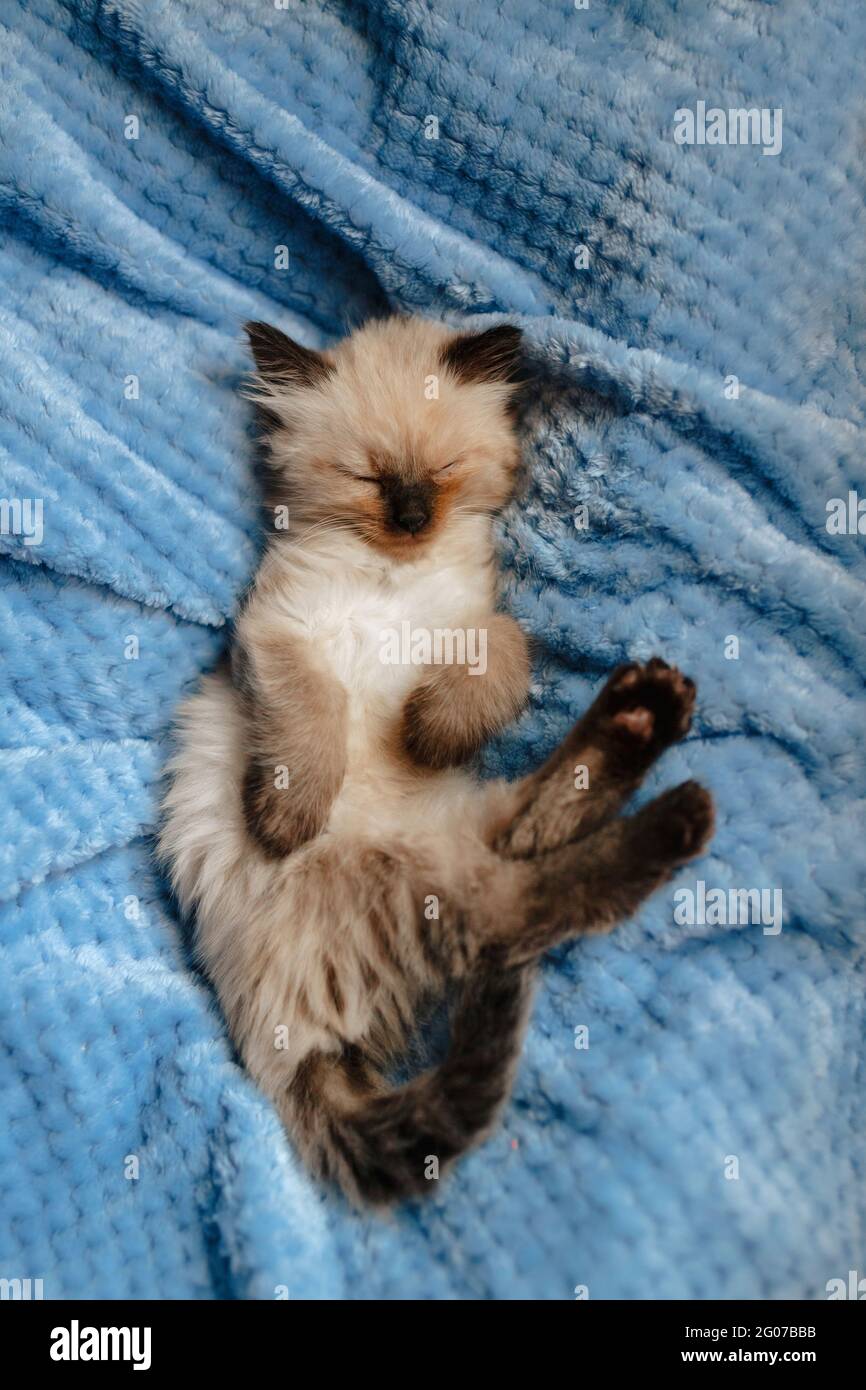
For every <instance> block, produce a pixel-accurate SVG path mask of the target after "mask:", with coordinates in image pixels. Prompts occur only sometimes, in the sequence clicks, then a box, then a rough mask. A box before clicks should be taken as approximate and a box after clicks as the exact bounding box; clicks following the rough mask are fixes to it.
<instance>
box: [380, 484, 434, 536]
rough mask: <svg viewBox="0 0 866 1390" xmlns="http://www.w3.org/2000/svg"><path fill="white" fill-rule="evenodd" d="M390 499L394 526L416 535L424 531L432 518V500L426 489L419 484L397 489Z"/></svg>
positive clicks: (391, 517)
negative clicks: (430, 500)
mask: <svg viewBox="0 0 866 1390" xmlns="http://www.w3.org/2000/svg"><path fill="white" fill-rule="evenodd" d="M389 501H390V504H391V505H390V508H389V511H390V519H391V523H392V525H393V526H396V527H397V528H398V530H400V531H406V532H408V534H409V535H410V536H415V535H417V534H418V532H419V531H423V529H424V527H425V526H426V525H427V522H428V521H429V520H430V502H429V499H428V497H427V492H426V489H425V488H423V487H419V486H409V487H401V488H398V489H395V490H394V491H393V492H392V494H391V497H390V499H389Z"/></svg>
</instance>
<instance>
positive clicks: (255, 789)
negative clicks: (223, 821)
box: [243, 762, 324, 859]
mask: <svg viewBox="0 0 866 1390" xmlns="http://www.w3.org/2000/svg"><path fill="white" fill-rule="evenodd" d="M281 771H282V769H279V768H276V767H265V766H261V765H259V764H257V763H252V762H251V763H250V765H249V767H248V768H247V772H246V776H245V778H244V786H243V808H244V819H245V820H246V823H247V830H248V831H249V833H250V835H251V836H252V838H253V839H254V840H255V841H256V843H257V844H258V845H259V847H260V848H261V849H263V850H264V851H265V853H266V854H268V855H270V856H271V858H273V859H283V858H285V856H286V855H288V854H293V853H294V851H295V850H296V849H300V847H301V845H304V844H306V843H307V841H308V840H313V839H315V837H316V836H317V835H318V834H319V832H320V831H321V830H322V828H323V824H324V820H323V817H322V815H321V813H320V811H319V809H318V808H317V807H316V805H315V804H313V803H311V802H310V801H305V799H304V798H303V797H299V796H298V795H297V792H296V791H295V789H294V788H293V787H291V786H290V785H287V786H281V785H277V781H278V779H279V775H280V772H281Z"/></svg>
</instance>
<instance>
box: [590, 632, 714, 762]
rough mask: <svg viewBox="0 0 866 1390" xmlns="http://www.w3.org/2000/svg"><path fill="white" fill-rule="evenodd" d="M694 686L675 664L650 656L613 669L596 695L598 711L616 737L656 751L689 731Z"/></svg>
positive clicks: (694, 691)
mask: <svg viewBox="0 0 866 1390" xmlns="http://www.w3.org/2000/svg"><path fill="white" fill-rule="evenodd" d="M695 693H696V687H695V683H694V681H693V680H690V679H689V677H688V676H684V675H683V674H682V672H681V671H678V670H677V668H676V666H668V664H667V662H666V661H662V659H661V657H658V656H654V657H653V658H652V660H651V661H649V662H647V664H646V665H645V666H642V665H639V664H638V663H637V662H632V663H630V664H629V665H627V666H620V667H618V668H617V670H616V671H614V673H613V675H612V676H611V678H610V680H609V681H608V683H607V685H606V686H605V688H604V690H603V691H602V694H601V698H600V702H599V703H600V709H599V714H600V716H601V718H602V720H603V722H604V725H605V726H606V728H607V729H608V730H609V731H610V732H611V733H612V734H613V735H614V736H615V737H616V738H618V739H621V740H622V741H624V742H626V743H628V744H631V745H633V746H635V747H644V748H646V749H647V751H650V750H652V752H653V754H654V755H655V754H657V753H658V752H659V751H661V749H663V748H667V747H668V746H669V745H670V744H672V743H675V742H676V741H677V740H678V739H681V738H683V737H684V735H685V734H687V733H688V731H689V726H690V725H691V722H692V711H693V709H694V704H695Z"/></svg>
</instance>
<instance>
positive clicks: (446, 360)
mask: <svg viewBox="0 0 866 1390" xmlns="http://www.w3.org/2000/svg"><path fill="white" fill-rule="evenodd" d="M522 337H523V334H522V333H521V331H520V329H519V328H515V327H514V325H513V324H510V323H502V324H499V326H498V327H496V328H488V329H487V330H486V331H485V332H484V333H461V335H460V336H459V337H458V338H452V339H451V342H450V343H448V344H447V345H446V346H445V348H443V350H442V354H441V361H442V365H443V367H450V368H451V371H452V372H453V373H454V375H455V376H456V377H457V378H458V380H459V381H467V382H468V381H506V382H509V383H512V384H516V383H517V382H519V380H520V376H519V369H520V344H521V339H522Z"/></svg>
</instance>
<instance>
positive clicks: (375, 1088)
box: [161, 319, 712, 1203]
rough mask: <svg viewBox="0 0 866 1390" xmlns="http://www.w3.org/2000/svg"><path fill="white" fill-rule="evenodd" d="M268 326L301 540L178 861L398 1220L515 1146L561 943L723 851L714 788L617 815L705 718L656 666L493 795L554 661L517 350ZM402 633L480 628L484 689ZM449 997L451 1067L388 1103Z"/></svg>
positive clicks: (272, 397)
mask: <svg viewBox="0 0 866 1390" xmlns="http://www.w3.org/2000/svg"><path fill="white" fill-rule="evenodd" d="M249 336H250V341H251V346H252V349H253V352H254V356H255V358H256V364H257V368H258V372H257V376H256V379H255V384H254V387H253V390H252V395H253V396H254V398H255V399H256V401H257V402H258V403H259V406H260V407H261V408H262V410H263V412H264V417H265V418H266V420H267V422H268V426H269V433H268V447H269V504H270V506H272V507H274V508H276V509H277V510H276V511H275V513H274V515H275V516H283V517H284V515H285V513H284V510H283V509H286V508H287V509H288V516H289V528H288V530H276V531H275V532H274V533H273V536H272V539H271V542H270V544H269V546H268V548H267V551H266V554H265V557H264V560H263V563H262V566H261V569H260V572H259V575H258V577H257V580H256V583H255V586H254V588H253V590H252V592H251V594H250V596H249V598H248V600H247V602H246V604H245V606H244V608H243V611H242V613H241V614H240V617H239V619H238V623H237V629H236V638H235V646H234V652H233V672H234V680H233V681H232V680H231V679H230V678H229V676H228V675H227V674H220V675H216V676H212V677H209V678H208V679H207V680H206V681H205V682H204V684H203V687H202V689H201V691H200V693H199V694H197V695H196V696H194V697H193V698H192V699H191V700H190V701H189V702H188V703H187V704H186V706H185V707H184V709H183V711H182V714H181V721H180V731H179V743H180V750H179V752H178V754H177V756H176V757H175V759H174V760H173V763H172V765H171V769H170V773H171V786H170V790H169V792H168V795H167V797H166V801H165V813H166V816H165V825H164V830H163V833H162V838H161V849H162V853H163V855H164V857H165V859H166V860H167V862H168V863H169V864H170V866H171V873H172V878H173V882H174V885H175V888H176V890H177V893H178V895H179V897H180V899H181V902H182V904H183V906H184V907H185V908H186V909H187V910H188V911H191V912H194V913H195V918H196V923H197V936H196V939H197V945H198V950H199V953H200V956H201V959H202V961H203V963H204V965H205V967H206V969H207V971H208V973H209V974H210V976H211V978H212V980H213V981H214V984H215V985H216V988H217V990H218V992H219V996H220V999H221V1002H222V1005H223V1008H224V1010H225V1013H226V1017H227V1019H228V1022H229V1026H230V1028H231V1031H232V1035H233V1037H234V1039H235V1041H236V1043H237V1045H238V1047H239V1049H240V1051H241V1053H242V1055H243V1057H244V1060H245V1062H246V1064H247V1066H248V1068H249V1070H250V1071H251V1073H252V1074H253V1076H254V1077H255V1078H256V1079H257V1081H258V1082H259V1084H260V1085H261V1086H262V1087H263V1088H264V1089H265V1090H266V1091H267V1093H268V1094H269V1095H270V1096H271V1097H272V1098H273V1099H274V1101H275V1103H276V1105H277V1107H278V1109H279V1111H280V1114H281V1116H282V1117H283V1120H284V1122H285V1124H286V1127H287V1129H288V1130H289V1132H290V1134H291V1135H292V1136H293V1138H294V1139H295V1141H296V1142H297V1144H298V1145H299V1147H300V1149H301V1151H302V1153H303V1154H304V1156H305V1158H306V1160H307V1162H308V1163H309V1164H310V1166H311V1167H312V1168H313V1170H314V1171H315V1172H317V1173H318V1174H320V1175H321V1176H322V1177H324V1178H328V1179H333V1180H335V1181H337V1182H338V1183H339V1184H340V1185H341V1186H342V1188H343V1189H344V1190H345V1191H346V1193H347V1194H348V1195H349V1196H350V1197H351V1198H353V1199H354V1200H357V1201H370V1202H374V1203H381V1202H386V1201H390V1200H394V1199H395V1198H399V1197H403V1196H407V1195H411V1194H415V1193H419V1192H423V1191H425V1190H429V1185H430V1184H429V1181H428V1179H429V1178H430V1176H431V1174H432V1173H436V1174H437V1175H438V1171H439V1169H440V1168H441V1167H442V1166H444V1165H446V1164H447V1163H449V1162H450V1161H451V1160H452V1159H453V1158H455V1157H456V1156H457V1155H458V1154H459V1153H460V1152H462V1151H463V1150H464V1149H465V1148H466V1147H468V1145H469V1144H471V1143H473V1142H475V1141H476V1140H477V1139H478V1138H479V1137H481V1136H482V1135H483V1134H484V1133H486V1132H487V1130H488V1129H489V1126H490V1125H491V1123H492V1122H493V1120H494V1118H495V1115H496V1112H497V1110H498V1108H499V1106H500V1105H501V1104H502V1102H503V1101H504V1099H505V1097H506V1096H507V1094H508V1090H509V1087H510V1083H511V1079H512V1075H513V1071H514V1068H515V1065H516V1061H517V1058H518V1056H519V1049H520V1042H521V1038H522V1032H523V1028H524V1026H525V1022H526V1017H527V1011H528V1006H529V1000H530V995H531V985H532V977H533V973H534V966H535V962H536V961H537V959H538V958H539V956H540V955H541V954H543V952H544V951H546V950H547V949H549V948H550V947H551V946H552V945H554V944H556V943H557V942H559V941H562V940H565V939H567V938H569V937H571V936H574V935H577V934H581V933H587V932H593V931H601V930H606V929H609V928H610V927H611V926H612V925H613V924H614V923H615V922H616V921H617V920H619V919H621V918H622V917H623V916H625V915H627V914H628V913H630V912H632V911H633V910H634V909H635V908H636V907H637V906H638V904H639V903H640V902H641V901H642V899H643V898H644V897H645V896H646V895H647V894H648V893H649V892H651V891H652V890H653V889H654V888H655V887H657V886H658V885H659V884H660V883H662V882H663V881H664V880H665V879H666V878H667V877H668V876H669V874H670V873H671V872H672V871H673V869H675V868H676V867H677V866H678V865H680V864H682V863H683V862H684V861H685V860H687V859H688V858H690V857H692V856H693V855H695V854H697V853H699V852H700V851H701V849H702V848H703V846H704V844H705V843H706V840H707V838H708V836H709V834H710V833H711V829H712V806H711V802H710V799H709V796H708V795H707V793H706V792H705V791H703V789H702V788H700V787H697V786H696V785H694V784H692V783H687V784H685V785H683V786H682V787H679V788H676V789H675V790H674V791H673V792H669V793H667V794H666V795H664V796H662V797H660V798H658V799H657V800H656V801H655V802H653V803H651V804H650V805H649V806H648V807H646V808H644V810H642V811H641V812H640V813H639V814H638V815H636V816H633V817H630V818H621V819H618V818H617V815H616V813H617V812H618V810H619V808H620V806H621V804H622V802H623V800H624V799H625V797H626V796H627V795H628V794H629V793H630V792H631V791H632V790H633V789H634V787H635V786H636V785H637V784H638V782H639V781H640V778H641V777H642V775H643V774H644V772H645V771H646V770H647V768H648V767H649V766H650V764H651V762H652V761H653V760H654V758H656V757H657V756H658V755H659V753H660V752H661V751H663V749H664V748H665V747H667V746H668V745H669V744H670V743H672V742H673V741H674V740H675V739H677V738H679V737H681V736H682V735H683V733H684V732H685V731H686V729H687V728H688V724H689V720H690V717H691V710H692V706H693V701H694V685H693V684H692V682H691V681H689V680H688V679H686V678H684V677H682V676H680V674H679V672H677V671H675V670H672V669H671V668H669V667H668V666H667V665H666V664H665V663H664V662H662V661H660V660H658V659H656V660H654V661H652V662H650V663H649V665H647V666H645V667H640V666H637V665H631V666H627V667H623V668H620V669H619V670H618V671H617V672H615V673H614V675H613V676H612V677H611V680H610V681H609V683H608V685H607V687H606V688H605V690H604V691H603V693H602V695H601V696H600V697H599V699H598V700H597V701H596V703H595V705H593V707H592V709H591V710H590V711H589V713H588V714H587V715H586V716H585V718H584V719H583V720H582V721H581V722H580V723H579V724H578V725H577V726H576V728H575V729H574V730H573V732H572V734H571V735H570V736H569V737H568V738H567V739H566V740H565V741H564V743H563V745H562V746H561V748H560V749H559V750H557V752H556V753H554V755H553V756H552V757H551V759H550V760H549V761H548V763H547V764H546V765H545V766H544V767H543V768H541V769H540V770H539V771H538V772H537V773H535V774H534V775H533V776H531V777H528V778H526V779H524V780H523V781H522V782H520V783H518V784H516V785H507V784H505V783H494V784H488V785H482V784H480V783H479V782H478V781H477V779H476V778H475V776H474V775H473V774H472V772H471V771H468V770H466V768H465V767H464V766H463V764H464V763H465V762H466V760H467V759H468V758H469V757H470V756H471V754H472V753H473V752H474V751H476V749H477V748H478V747H479V746H480V744H481V743H482V742H483V741H484V739H485V738H487V737H488V736H489V735H490V734H491V733H493V732H495V731H496V730H497V729H500V728H502V727H503V726H504V725H505V724H507V723H508V721H509V720H510V719H512V718H513V717H514V715H515V714H516V713H517V712H518V711H519V709H520V708H521V706H522V704H523V702H524V700H525V697H526V689H527V684H528V674H529V666H528V658H527V652H526V644H525V641H524V639H523V637H522V634H521V633H520V631H519V629H518V628H517V626H516V625H515V624H514V623H513V621H512V620H511V619H510V618H508V617H506V616H504V615H502V614H497V613H496V612H495V603H496V570H495V564H494V555H493V548H492V537H491V517H492V516H493V514H494V513H495V511H496V510H497V509H498V508H499V507H501V506H502V504H503V503H504V502H505V501H506V500H507V498H508V497H509V496H510V494H511V491H512V489H513V485H514V477H515V471H516V467H517V463H518V459H519V448H518V442H517V439H516V436H515V433H514V425H513V415H512V405H513V396H514V391H515V382H516V380H517V377H518V368H519V334H518V333H517V331H516V330H515V329H512V328H510V327H508V326H503V327H500V328H495V329H491V330H488V332H487V333H485V334H480V335H454V334H453V333H450V332H449V331H448V330H447V329H445V328H442V327H440V326H438V325H434V324H431V323H427V322H425V321H422V320H417V319H413V320H389V321H386V322H380V323H375V324H372V325H370V326H368V327H366V328H365V329H363V330H360V331H359V332H357V333H355V334H354V335H352V337H350V338H349V339H347V340H346V341H345V342H343V343H341V344H340V345H339V346H338V347H337V348H336V349H335V350H333V351H332V352H329V353H327V354H317V353H313V352H311V351H309V350H308V349H304V348H301V347H299V345H297V344H295V343H292V342H291V341H290V340H289V339H287V338H285V337H284V335H282V334H280V333H279V332H278V331H277V330H275V329H272V328H270V327H268V326H267V325H262V324H253V325H250V326H249ZM405 623H408V624H409V625H410V628H411V629H412V630H413V631H414V630H418V629H423V630H425V631H428V632H429V631H432V630H447V631H449V632H454V631H457V630H462V631H465V630H467V629H472V630H483V632H484V633H485V634H486V638H487V643H488V660H487V664H486V669H485V671H484V673H483V674H477V673H476V674H470V672H469V670H468V669H467V667H466V666H465V665H458V664H452V665H435V664H432V663H428V664H427V665H422V666H419V665H417V664H413V663H412V662H405V663H388V662H386V661H383V657H382V653H383V634H384V633H385V632H386V631H388V630H400V629H401V625H402V624H405ZM576 764H582V765H585V766H586V767H587V768H588V769H589V788H588V789H583V788H581V789H577V788H576V786H575V779H574V766H575V765H576ZM452 987H453V988H454V989H456V1003H455V1008H454V1015H453V1020H452V1037H451V1048H450V1052H449V1054H448V1057H447V1059H446V1061H445V1062H444V1063H443V1065H442V1066H441V1067H439V1068H437V1069H435V1070H433V1071H431V1072H428V1073H425V1074H424V1075H422V1076H420V1077H418V1078H416V1079H414V1080H413V1081H411V1082H410V1083H409V1084H407V1085H406V1086H403V1087H399V1088H390V1087H389V1086H388V1084H387V1082H386V1080H385V1071H386V1069H387V1068H388V1067H389V1065H390V1064H392V1063H393V1062H394V1060H395V1059H396V1058H398V1057H399V1055H400V1053H401V1051H402V1050H403V1049H404V1048H405V1045H406V1042H407V1040H408V1038H409V1036H410V1034H411V1032H412V1030H413V1028H414V1027H415V1026H416V1024H417V1022H418V1019H419V1017H420V1016H421V1014H422V1013H423V1011H424V1009H425V1007H426V1006H427V1005H428V1004H429V1003H430V1002H431V1001H433V1000H435V999H437V998H441V997H442V995H443V993H444V992H445V991H446V990H448V989H449V988H452ZM433 1160H435V1161H436V1162H435V1163H434V1162H433Z"/></svg>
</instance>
